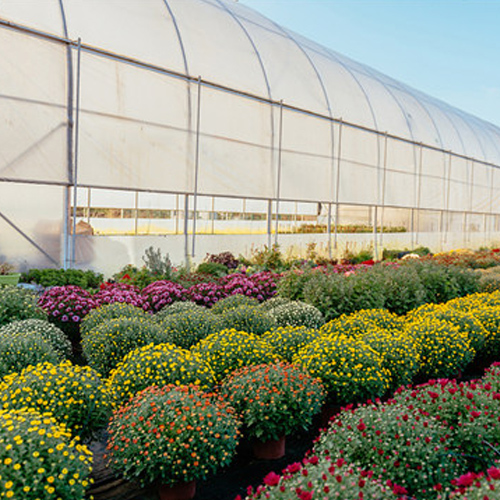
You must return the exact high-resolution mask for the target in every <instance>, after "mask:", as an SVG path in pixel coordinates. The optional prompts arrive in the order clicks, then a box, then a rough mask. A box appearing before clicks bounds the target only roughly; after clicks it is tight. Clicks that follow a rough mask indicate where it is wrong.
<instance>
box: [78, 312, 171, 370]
mask: <svg viewBox="0 0 500 500" xmlns="http://www.w3.org/2000/svg"><path fill="white" fill-rule="evenodd" d="M166 339H167V336H166V335H165V333H164V331H163V329H162V328H161V327H160V326H159V325H157V324H155V323H154V322H153V321H152V320H151V319H150V318H149V317H135V318H118V319H110V320H107V321H103V322H102V323H99V324H98V325H97V326H96V327H94V328H93V329H92V330H90V331H89V332H87V333H86V334H84V335H83V338H82V350H83V354H84V356H85V358H86V359H87V361H88V363H89V365H90V366H91V367H92V368H94V370H97V371H98V372H99V373H100V374H101V375H103V376H107V375H108V374H109V372H110V371H111V370H112V369H113V368H115V367H116V365H117V364H118V363H119V362H120V361H121V360H122V359H123V357H124V356H126V355H127V354H128V353H129V352H131V351H133V350H134V349H136V348H137V347H142V346H145V345H148V344H151V343H154V344H161V343H163V342H165V341H166Z"/></svg>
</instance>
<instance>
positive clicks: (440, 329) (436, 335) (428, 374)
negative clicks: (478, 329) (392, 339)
mask: <svg viewBox="0 0 500 500" xmlns="http://www.w3.org/2000/svg"><path fill="white" fill-rule="evenodd" d="M405 335H407V336H409V337H410V338H412V339H414V340H415V342H416V345H417V348H418V351H419V354H420V369H419V372H418V376H419V377H420V378H421V379H422V380H426V379H429V378H432V377H452V376H455V375H456V374H457V373H458V372H459V371H461V370H463V369H464V368H465V367H466V366H467V365H468V364H469V363H470V362H471V361H472V360H473V359H474V356H475V354H476V353H475V351H474V349H473V348H472V347H471V342H470V339H469V336H468V335H467V333H466V332H464V331H461V330H460V329H459V328H458V327H456V326H455V325H454V324H452V323H449V322H448V321H443V320H439V319H434V318H430V317H425V316H424V317H423V318H422V319H420V320H415V321H413V322H411V323H409V324H408V325H407V326H406V329H405Z"/></svg>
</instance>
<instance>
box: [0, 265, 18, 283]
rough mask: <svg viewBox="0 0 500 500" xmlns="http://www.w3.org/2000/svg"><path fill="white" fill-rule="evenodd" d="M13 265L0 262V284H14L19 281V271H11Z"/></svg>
mask: <svg viewBox="0 0 500 500" xmlns="http://www.w3.org/2000/svg"><path fill="white" fill-rule="evenodd" d="M12 271H14V266H12V265H11V264H8V263H7V262H0V285H12V286H16V285H17V284H18V283H19V278H20V277H21V273H13V272H12Z"/></svg>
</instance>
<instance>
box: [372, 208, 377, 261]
mask: <svg viewBox="0 0 500 500" xmlns="http://www.w3.org/2000/svg"><path fill="white" fill-rule="evenodd" d="M377 209H378V207H377V205H375V206H374V207H373V257H374V259H375V260H378V242H377V222H378V210H377Z"/></svg>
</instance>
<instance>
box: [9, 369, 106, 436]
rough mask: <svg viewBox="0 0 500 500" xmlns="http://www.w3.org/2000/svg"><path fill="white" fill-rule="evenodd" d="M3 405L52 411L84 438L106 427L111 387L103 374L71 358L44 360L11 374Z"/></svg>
mask: <svg viewBox="0 0 500 500" xmlns="http://www.w3.org/2000/svg"><path fill="white" fill-rule="evenodd" d="M0 404H1V407H2V408H3V409H4V410H6V411H10V410H21V409H26V408H29V409H33V410H36V411H38V412H40V413H43V414H45V413H50V414H52V415H53V416H54V418H55V419H56V420H57V421H58V422H60V423H62V424H65V425H66V426H67V427H68V428H69V429H70V430H71V432H72V433H73V434H76V435H78V436H80V437H81V438H82V439H89V438H91V437H93V436H94V435H95V434H96V432H97V431H98V430H100V429H102V428H103V427H105V426H106V422H107V420H108V417H109V413H110V397H109V393H108V389H107V387H106V386H105V385H104V383H103V382H102V380H101V379H100V378H99V375H98V374H97V373H96V372H95V371H94V370H92V368H90V367H88V366H77V365H72V364H71V363H70V362H69V361H63V362H62V363H59V364H57V365H53V364H50V363H40V364H38V365H36V366H28V367H27V368H25V369H24V370H23V371H22V372H20V373H12V374H10V375H7V376H6V377H5V378H4V379H3V382H2V383H0Z"/></svg>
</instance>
